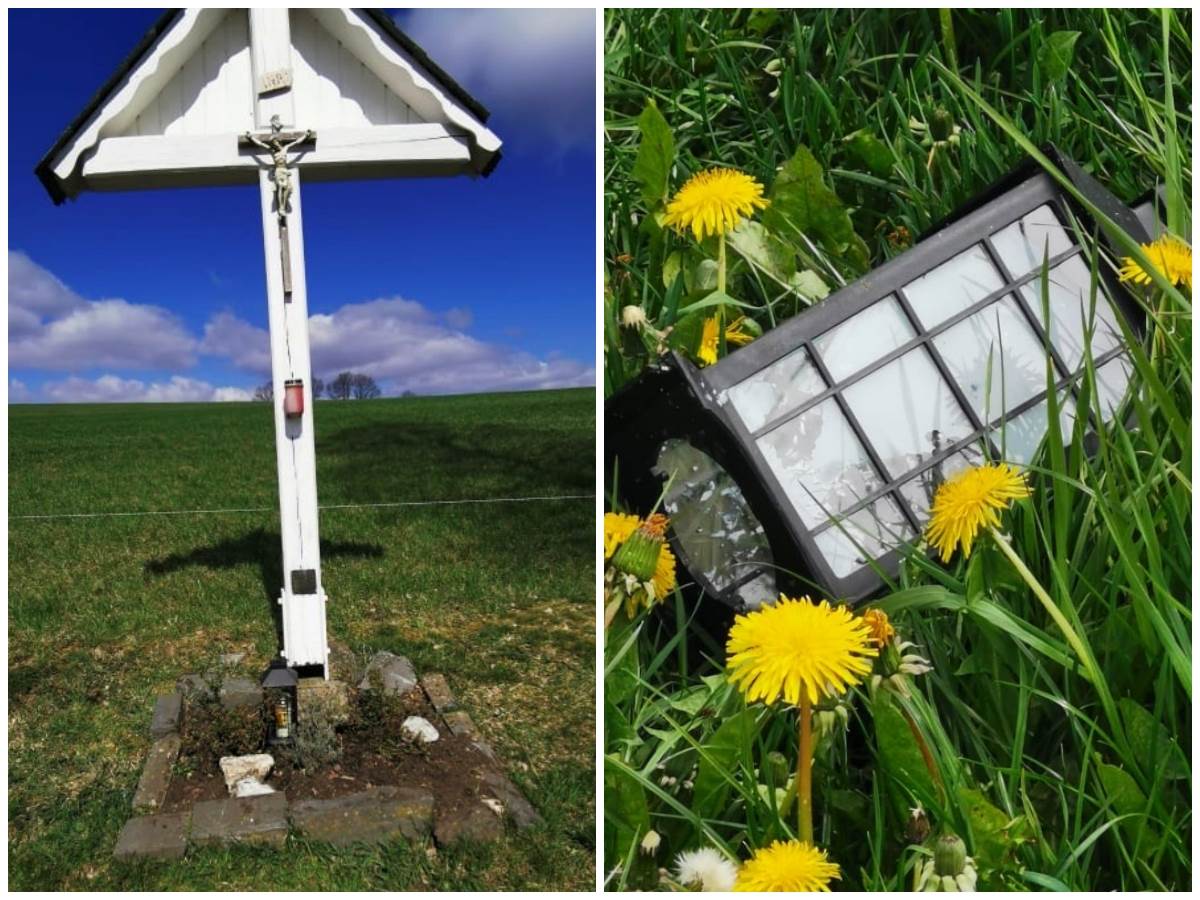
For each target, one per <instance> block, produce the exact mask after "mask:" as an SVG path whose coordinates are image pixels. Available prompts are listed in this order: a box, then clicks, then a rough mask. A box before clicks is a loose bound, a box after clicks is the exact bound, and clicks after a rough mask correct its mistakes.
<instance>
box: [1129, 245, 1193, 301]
mask: <svg viewBox="0 0 1200 900" xmlns="http://www.w3.org/2000/svg"><path fill="white" fill-rule="evenodd" d="M1142 252H1143V253H1145V254H1146V256H1148V257H1149V258H1150V262H1151V263H1153V265H1154V268H1156V269H1158V271H1159V272H1161V273H1162V275H1163V277H1165V278H1166V279H1167V281H1169V282H1171V284H1183V285H1185V286H1186V287H1187V289H1188V290H1189V291H1190V290H1191V289H1192V248H1191V247H1189V246H1188V245H1187V244H1185V243H1184V242H1183V241H1181V240H1179V238H1177V237H1175V236H1173V235H1170V234H1164V235H1163V236H1162V237H1160V238H1159V239H1158V240H1156V241H1154V242H1153V243H1149V244H1142ZM1122 262H1123V263H1124V264H1123V265H1122V266H1121V280H1122V281H1132V282H1133V283H1134V284H1144V285H1150V284H1153V283H1154V282H1153V281H1152V280H1151V278H1150V275H1149V273H1148V272H1146V270H1145V269H1143V268H1142V267H1141V264H1139V263H1138V262H1137V261H1136V260H1134V259H1133V257H1131V256H1126V257H1125V259H1124V260H1122Z"/></svg>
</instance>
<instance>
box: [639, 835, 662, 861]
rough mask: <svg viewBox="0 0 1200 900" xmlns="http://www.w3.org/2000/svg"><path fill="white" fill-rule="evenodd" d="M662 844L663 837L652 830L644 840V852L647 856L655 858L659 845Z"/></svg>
mask: <svg viewBox="0 0 1200 900" xmlns="http://www.w3.org/2000/svg"><path fill="white" fill-rule="evenodd" d="M661 843H662V837H661V836H659V833H658V832H657V831H655V830H654V829H653V828H651V829H650V830H649V831H647V832H646V836H645V837H644V838H642V852H643V853H645V854H646V855H647V856H653V855H654V854H655V852H656V851H657V850H658V845H659V844H661Z"/></svg>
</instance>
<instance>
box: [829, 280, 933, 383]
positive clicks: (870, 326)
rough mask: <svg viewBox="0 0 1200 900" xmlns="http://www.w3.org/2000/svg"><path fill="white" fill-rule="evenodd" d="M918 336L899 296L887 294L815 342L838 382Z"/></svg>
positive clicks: (830, 372) (831, 373)
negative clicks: (898, 299) (902, 307)
mask: <svg viewBox="0 0 1200 900" xmlns="http://www.w3.org/2000/svg"><path fill="white" fill-rule="evenodd" d="M914 337H916V332H914V331H913V327H912V325H911V324H909V321H908V319H907V317H905V315H904V312H903V311H902V310H901V309H900V304H899V303H897V302H896V298H895V297H885V298H884V299H883V300H880V301H879V302H878V303H876V304H874V305H873V306H869V307H867V308H866V309H864V310H863V311H862V312H860V313H858V314H856V315H853V316H851V317H850V318H849V319H847V320H846V321H845V322H843V323H842V324H841V325H839V326H837V327H836V328H834V329H831V330H830V331H827V332H825V334H823V335H821V336H820V337H819V338H817V340H816V341H815V342H814V346H815V347H816V348H817V352H818V353H819V354H820V355H821V360H822V362H824V363H825V368H826V369H828V370H829V374H830V375H831V376H832V377H833V380H834V381H841V380H842V379H843V378H845V377H847V376H848V375H853V374H854V373H855V372H857V371H858V370H859V369H862V368H864V367H865V366H867V365H869V364H871V363H873V362H875V361H876V360H878V359H879V358H880V357H881V356H886V355H887V354H889V353H891V352H892V351H893V350H895V349H896V348H897V347H899V346H900V345H901V344H903V343H905V342H906V341H909V340H911V339H912V338H914Z"/></svg>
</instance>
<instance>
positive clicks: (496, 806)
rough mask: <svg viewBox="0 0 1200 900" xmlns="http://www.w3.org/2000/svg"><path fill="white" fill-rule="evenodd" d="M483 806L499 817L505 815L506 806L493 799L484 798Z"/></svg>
mask: <svg viewBox="0 0 1200 900" xmlns="http://www.w3.org/2000/svg"><path fill="white" fill-rule="evenodd" d="M483 805H484V806H486V807H487V808H488V809H490V810H491V811H492V812H494V813H495V814H496V815H498V816H503V815H504V804H503V803H501V802H500V801H499V800H496V799H494V798H492V797H484V798H483Z"/></svg>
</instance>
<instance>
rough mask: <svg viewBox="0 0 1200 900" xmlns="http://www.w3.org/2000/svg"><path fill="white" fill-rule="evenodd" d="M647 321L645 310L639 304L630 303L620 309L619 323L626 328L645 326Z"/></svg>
mask: <svg viewBox="0 0 1200 900" xmlns="http://www.w3.org/2000/svg"><path fill="white" fill-rule="evenodd" d="M648 321H649V319H647V318H646V311H645V310H644V309H642V308H641V307H640V306H634V305H632V304H630V305H629V306H626V307H625V308H624V309H623V310H621V324H622V325H624V326H625V327H626V328H645V327H646V323H647V322H648Z"/></svg>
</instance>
